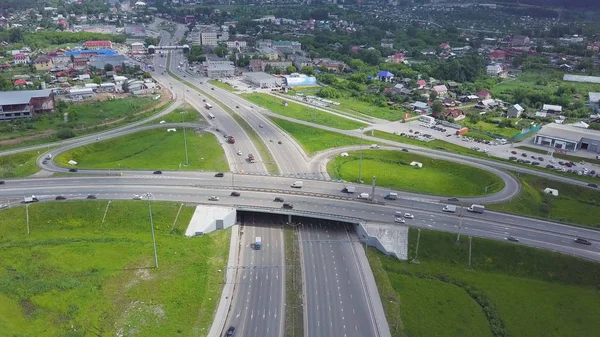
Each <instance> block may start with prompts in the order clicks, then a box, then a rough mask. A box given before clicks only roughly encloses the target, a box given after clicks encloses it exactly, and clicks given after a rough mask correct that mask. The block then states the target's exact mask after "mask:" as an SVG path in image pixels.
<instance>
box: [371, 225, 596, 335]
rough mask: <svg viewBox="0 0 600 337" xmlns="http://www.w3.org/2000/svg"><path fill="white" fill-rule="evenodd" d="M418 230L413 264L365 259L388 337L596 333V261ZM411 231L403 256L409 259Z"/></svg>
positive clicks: (413, 237)
mask: <svg viewBox="0 0 600 337" xmlns="http://www.w3.org/2000/svg"><path fill="white" fill-rule="evenodd" d="M455 240H456V234H452V233H443V232H435V231H427V230H421V240H420V244H419V256H418V259H419V261H420V262H421V263H420V264H411V263H408V262H403V261H399V260H397V259H395V258H392V257H386V256H384V255H383V254H381V253H379V252H378V251H376V250H375V249H373V248H370V249H369V250H368V254H367V255H368V257H369V260H370V263H371V268H372V269H373V273H374V276H375V279H376V281H377V287H378V289H379V294H380V296H381V297H382V302H383V304H384V310H385V312H386V317H387V320H388V323H389V325H390V329H391V330H392V336H394V337H400V336H402V337H404V336H411V337H429V336H447V337H454V336H456V337H464V336H478V337H479V336H494V337H497V336H519V337H539V336H557V337H558V336H560V337H595V336H597V317H598V315H599V314H600V292H599V291H598V290H599V288H598V287H599V285H598V280H599V279H600V264H598V263H594V262H590V261H587V260H582V259H577V258H574V257H570V256H566V255H561V254H558V253H553V252H549V251H544V250H538V249H534V248H529V247H524V246H520V245H515V244H510V243H507V242H499V241H492V240H485V239H479V238H473V246H472V247H473V248H472V254H473V255H472V269H473V271H469V270H468V264H467V263H468V239H467V238H466V237H464V236H463V239H462V240H461V242H460V244H456V242H455ZM416 241H417V235H416V229H411V230H410V236H409V255H410V259H412V258H414V257H415V247H416Z"/></svg>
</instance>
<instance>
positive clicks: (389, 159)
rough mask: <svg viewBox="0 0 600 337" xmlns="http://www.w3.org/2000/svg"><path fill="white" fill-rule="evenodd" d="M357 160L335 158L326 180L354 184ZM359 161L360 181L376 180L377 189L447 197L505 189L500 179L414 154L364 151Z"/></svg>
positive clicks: (354, 156)
mask: <svg viewBox="0 0 600 337" xmlns="http://www.w3.org/2000/svg"><path fill="white" fill-rule="evenodd" d="M359 156H360V155H359V152H358V151H356V152H350V153H349V156H348V157H341V156H337V157H335V158H334V159H333V160H331V161H330V162H329V163H328V164H327V171H328V173H329V176H331V177H332V178H334V179H343V180H346V181H357V180H358V173H359V169H360V168H359V165H360V160H359V158H360V157H359ZM362 158H363V159H362V179H363V180H370V178H371V177H372V176H376V177H377V186H383V187H390V188H394V189H398V190H406V191H411V192H419V193H428V194H436V195H447V196H476V195H484V194H486V193H487V194H492V193H496V192H499V191H501V190H502V189H503V188H504V182H503V181H502V179H500V177H498V176H496V175H494V174H493V173H490V172H487V171H484V170H481V169H478V168H474V167H470V166H467V165H461V164H456V163H452V162H449V161H445V160H439V159H432V158H429V157H425V156H420V155H417V154H413V153H406V152H400V151H386V150H371V149H367V150H364V151H363V156H362ZM413 161H416V162H420V163H422V164H423V168H420V169H419V168H415V167H412V166H410V163H411V162H413ZM486 186H487V187H488V188H487V191H486V189H485V187H486Z"/></svg>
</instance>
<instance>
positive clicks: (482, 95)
mask: <svg viewBox="0 0 600 337" xmlns="http://www.w3.org/2000/svg"><path fill="white" fill-rule="evenodd" d="M477 96H478V97H479V99H481V100H484V99H490V98H492V93H491V92H489V90H481V91H480V92H478V93H477Z"/></svg>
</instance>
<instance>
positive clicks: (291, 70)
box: [285, 66, 298, 74]
mask: <svg viewBox="0 0 600 337" xmlns="http://www.w3.org/2000/svg"><path fill="white" fill-rule="evenodd" d="M297 71H298V69H296V67H294V66H288V67H287V68H285V72H286V73H288V74H291V73H295V72H297Z"/></svg>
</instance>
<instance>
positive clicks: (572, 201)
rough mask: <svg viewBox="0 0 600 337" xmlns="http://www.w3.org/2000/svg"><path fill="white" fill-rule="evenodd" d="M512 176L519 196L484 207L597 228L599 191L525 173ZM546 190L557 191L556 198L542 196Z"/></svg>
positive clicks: (599, 224) (546, 195) (599, 207)
mask: <svg viewBox="0 0 600 337" xmlns="http://www.w3.org/2000/svg"><path fill="white" fill-rule="evenodd" d="M514 174H515V175H516V176H517V178H518V179H519V181H521V192H520V193H519V195H517V196H516V197H515V198H513V199H512V200H511V201H509V202H505V203H501V204H491V205H488V206H487V207H488V208H489V209H493V210H497V211H502V212H507V213H517V214H524V215H529V216H533V217H537V218H543V219H548V220H556V221H562V222H567V223H573V224H579V225H584V226H589V227H594V228H600V223H599V222H598V212H597V211H595V210H598V209H600V191H598V190H596V189H592V188H587V187H581V186H576V185H571V184H567V183H562V182H558V181H555V180H550V179H545V178H541V177H537V176H534V175H529V174H523V173H514ZM546 188H553V189H556V190H558V196H557V197H555V196H552V195H550V194H547V193H544V189H546Z"/></svg>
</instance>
